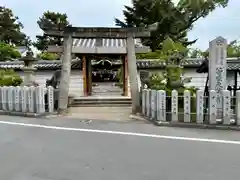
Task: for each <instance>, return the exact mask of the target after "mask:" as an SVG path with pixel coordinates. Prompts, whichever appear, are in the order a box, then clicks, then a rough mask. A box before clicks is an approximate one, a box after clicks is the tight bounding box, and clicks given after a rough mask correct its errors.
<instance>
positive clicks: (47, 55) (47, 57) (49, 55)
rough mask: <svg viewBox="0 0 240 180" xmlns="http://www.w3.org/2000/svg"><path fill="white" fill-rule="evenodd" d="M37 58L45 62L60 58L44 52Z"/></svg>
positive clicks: (54, 54)
mask: <svg viewBox="0 0 240 180" xmlns="http://www.w3.org/2000/svg"><path fill="white" fill-rule="evenodd" d="M37 58H39V59H43V60H58V59H59V58H60V57H59V55H58V54H56V53H49V52H42V53H40V54H38V55H37Z"/></svg>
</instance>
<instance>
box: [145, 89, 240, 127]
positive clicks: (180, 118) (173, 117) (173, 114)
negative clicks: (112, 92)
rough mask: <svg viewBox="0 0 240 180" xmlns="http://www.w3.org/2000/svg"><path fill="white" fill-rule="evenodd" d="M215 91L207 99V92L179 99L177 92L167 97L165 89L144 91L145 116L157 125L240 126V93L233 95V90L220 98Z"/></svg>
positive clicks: (198, 92)
mask: <svg viewBox="0 0 240 180" xmlns="http://www.w3.org/2000/svg"><path fill="white" fill-rule="evenodd" d="M217 95H218V93H217V92H216V91H214V90H211V91H210V92H209V96H208V97H205V96H204V91H203V90H198V91H197V93H196V95H191V92H190V91H188V90H185V91H184V95H183V96H179V95H178V92H177V91H176V90H173V91H172V92H171V95H170V96H167V94H166V92H165V91H164V90H158V91H156V90H150V89H144V90H142V115H143V116H145V117H147V118H149V119H151V120H152V121H154V122H156V123H161V122H163V123H164V122H169V123H194V124H209V125H214V124H222V125H240V91H238V92H237V95H236V97H233V96H230V91H227V90H224V91H222V96H220V97H219V96H217ZM219 100H220V101H221V102H222V108H221V109H219V108H217V103H218V102H217V101H219Z"/></svg>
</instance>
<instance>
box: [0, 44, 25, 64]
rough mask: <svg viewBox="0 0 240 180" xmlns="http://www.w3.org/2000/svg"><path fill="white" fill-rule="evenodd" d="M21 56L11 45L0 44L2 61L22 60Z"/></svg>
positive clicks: (0, 58) (0, 59)
mask: <svg viewBox="0 0 240 180" xmlns="http://www.w3.org/2000/svg"><path fill="white" fill-rule="evenodd" d="M20 57H21V54H20V53H19V52H18V51H17V50H16V49H15V48H14V47H13V46H11V45H9V44H6V43H3V42H0V61H6V60H11V59H16V58H20Z"/></svg>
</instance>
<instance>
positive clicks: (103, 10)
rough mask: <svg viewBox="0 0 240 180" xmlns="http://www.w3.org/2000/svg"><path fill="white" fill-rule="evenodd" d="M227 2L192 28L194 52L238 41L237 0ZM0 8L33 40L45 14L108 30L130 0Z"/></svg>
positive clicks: (14, 2) (14, 0) (49, 1)
mask: <svg viewBox="0 0 240 180" xmlns="http://www.w3.org/2000/svg"><path fill="white" fill-rule="evenodd" d="M229 1H230V2H229V5H228V7H227V8H218V9H216V10H215V11H214V12H212V13H211V14H210V15H209V16H207V17H206V18H204V19H200V20H198V21H197V23H196V24H195V25H194V28H193V29H192V31H191V32H189V34H188V37H189V39H190V40H194V39H198V41H197V43H195V44H194V48H199V49H202V50H205V49H207V48H208V44H209V41H211V40H213V39H214V38H215V37H217V36H223V37H224V38H226V39H227V40H228V41H232V40H235V39H240V13H239V11H240V0H229ZM1 5H3V6H5V7H8V8H11V9H12V10H13V12H14V14H15V15H16V16H18V17H19V19H20V21H21V22H22V23H23V25H24V29H23V30H24V32H25V33H26V34H27V35H29V36H30V37H31V38H32V39H34V38H35V36H36V35H40V34H41V33H42V32H41V30H40V29H39V27H38V25H37V20H38V19H39V17H40V16H42V14H43V13H44V12H45V11H47V10H50V11H55V12H61V13H66V14H67V15H68V18H69V21H70V23H71V24H72V25H73V26H91V27H98V26H100V27H104V26H106V27H112V26H114V18H115V17H117V18H120V19H123V15H122V10H123V6H124V5H131V0H87V1H86V0H68V1H61V0H38V1H33V0H1Z"/></svg>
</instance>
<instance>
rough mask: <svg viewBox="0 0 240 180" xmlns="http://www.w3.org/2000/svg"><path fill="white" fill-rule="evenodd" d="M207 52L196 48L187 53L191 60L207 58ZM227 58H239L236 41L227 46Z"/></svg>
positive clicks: (237, 42)
mask: <svg viewBox="0 0 240 180" xmlns="http://www.w3.org/2000/svg"><path fill="white" fill-rule="evenodd" d="M208 55H209V52H208V50H206V51H202V50H200V49H198V48H195V49H194V48H192V49H190V51H189V55H188V56H189V57H191V58H203V57H208ZM227 57H229V58H231V57H240V42H239V41H238V40H234V41H231V42H230V43H228V45H227Z"/></svg>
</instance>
